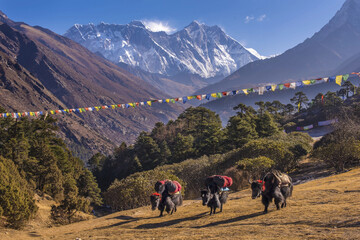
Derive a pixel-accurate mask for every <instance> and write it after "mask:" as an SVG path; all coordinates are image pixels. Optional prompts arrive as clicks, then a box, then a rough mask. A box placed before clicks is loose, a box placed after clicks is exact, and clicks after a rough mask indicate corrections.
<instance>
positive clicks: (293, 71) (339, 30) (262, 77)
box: [198, 0, 360, 93]
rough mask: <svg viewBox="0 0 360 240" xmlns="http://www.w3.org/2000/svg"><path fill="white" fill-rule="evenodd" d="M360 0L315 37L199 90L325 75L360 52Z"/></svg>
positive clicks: (353, 1)
mask: <svg viewBox="0 0 360 240" xmlns="http://www.w3.org/2000/svg"><path fill="white" fill-rule="evenodd" d="M359 16H360V0H347V1H346V2H345V3H344V5H343V6H342V8H341V9H340V10H339V11H338V12H337V13H336V15H335V16H334V17H333V18H332V19H331V20H330V22H329V23H328V24H326V25H325V26H324V27H323V28H322V29H321V30H320V31H319V32H317V33H316V34H315V35H314V36H313V37H312V38H310V39H306V40H305V41H304V42H303V43H301V44H299V45H297V46H295V47H294V48H292V49H290V50H288V51H286V52H284V53H283V54H281V55H279V56H276V57H274V58H270V59H265V60H263V61H255V62H252V63H249V64H247V65H246V66H244V67H242V68H240V69H239V70H237V71H236V72H234V73H233V74H231V75H230V76H228V77H227V78H225V79H224V80H222V81H220V82H218V83H215V84H213V85H210V86H207V87H205V88H203V89H201V90H199V91H198V92H201V93H208V92H214V91H216V92H218V91H224V90H233V89H241V88H246V87H254V86H258V85H259V84H261V83H281V82H285V81H295V80H296V81H298V80H305V79H312V78H318V77H326V76H329V75H330V74H333V73H334V70H335V69H336V68H337V67H338V66H339V65H340V64H342V63H343V62H344V61H346V60H347V59H349V58H350V57H352V56H353V55H355V54H357V53H359V52H360V17H359Z"/></svg>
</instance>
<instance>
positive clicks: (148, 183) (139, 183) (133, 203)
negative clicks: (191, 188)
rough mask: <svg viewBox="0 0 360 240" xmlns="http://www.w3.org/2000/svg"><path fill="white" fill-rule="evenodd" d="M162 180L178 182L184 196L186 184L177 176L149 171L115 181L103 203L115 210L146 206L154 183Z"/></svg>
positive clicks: (105, 194)
mask: <svg viewBox="0 0 360 240" xmlns="http://www.w3.org/2000/svg"><path fill="white" fill-rule="evenodd" d="M163 179H170V180H176V181H178V182H179V183H180V184H181V186H182V190H181V192H182V194H184V192H185V188H186V184H185V183H184V182H183V181H182V180H180V179H179V178H178V177H177V176H175V175H173V174H171V173H169V172H165V171H160V170H149V171H145V172H138V173H134V174H132V175H130V176H128V177H127V178H125V179H122V180H120V181H119V180H117V179H116V180H115V181H114V182H113V183H112V184H111V185H110V187H109V188H108V190H107V191H106V192H105V193H104V200H105V203H106V204H107V205H109V206H110V207H111V208H113V209H116V210H127V209H133V208H137V207H141V206H145V205H148V204H149V199H150V195H151V194H152V193H153V192H154V185H155V183H156V182H157V181H159V180H163Z"/></svg>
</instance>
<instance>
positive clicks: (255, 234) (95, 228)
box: [0, 169, 360, 240]
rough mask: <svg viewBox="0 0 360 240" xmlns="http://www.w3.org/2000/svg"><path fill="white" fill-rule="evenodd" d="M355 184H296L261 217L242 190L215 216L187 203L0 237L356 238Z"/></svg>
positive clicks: (358, 187) (359, 227)
mask: <svg viewBox="0 0 360 240" xmlns="http://www.w3.org/2000/svg"><path fill="white" fill-rule="evenodd" d="M359 181H360V169H355V170H352V171H349V172H347V173H343V174H339V175H333V176H330V177H325V178H321V179H317V180H314V181H310V182H307V183H304V184H300V185H297V186H295V188H294V193H293V196H292V198H290V200H289V201H288V207H287V208H285V209H282V210H280V211H277V210H275V207H274V205H273V204H272V205H271V207H270V209H269V211H270V212H269V213H268V214H265V215H264V214H263V213H262V211H263V206H262V204H261V202H260V199H256V200H251V197H250V190H249V189H247V190H244V191H241V192H237V193H233V194H231V195H230V199H229V202H228V203H227V204H226V205H225V207H224V212H223V213H219V214H216V215H214V216H209V215H208V213H209V210H208V209H207V208H206V207H203V206H201V202H200V201H199V200H189V201H185V202H184V206H182V207H180V208H179V209H178V212H176V213H175V214H174V215H165V216H164V217H162V218H159V217H157V216H158V212H157V211H155V212H152V211H151V210H150V207H142V208H137V209H133V210H128V211H122V212H117V213H114V214H111V215H107V216H104V217H101V218H96V219H91V220H88V221H83V222H79V223H75V224H71V225H67V226H61V227H53V228H46V227H43V228H34V229H28V230H24V231H16V230H9V229H6V230H1V231H0V239H4V240H5V239H77V238H78V239H79V238H81V239H139V238H140V239H164V238H170V239H204V238H207V239H240V238H241V239H265V238H266V239H360V215H359V212H360V204H359V203H358V199H360V184H355V183H358V182H359ZM5 232H7V234H5Z"/></svg>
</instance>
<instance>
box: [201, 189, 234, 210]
mask: <svg viewBox="0 0 360 240" xmlns="http://www.w3.org/2000/svg"><path fill="white" fill-rule="evenodd" d="M201 198H202V204H203V206H206V205H207V206H208V207H210V215H212V214H215V212H216V208H220V212H222V209H223V205H224V204H225V203H226V201H227V198H228V193H227V192H226V191H222V192H220V193H218V192H217V191H215V192H212V191H211V190H210V188H208V189H206V190H202V191H201Z"/></svg>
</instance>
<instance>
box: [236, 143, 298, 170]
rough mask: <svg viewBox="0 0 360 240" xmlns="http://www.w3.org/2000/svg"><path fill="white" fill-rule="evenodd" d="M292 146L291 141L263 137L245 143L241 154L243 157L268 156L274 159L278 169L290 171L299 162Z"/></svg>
mask: <svg viewBox="0 0 360 240" xmlns="http://www.w3.org/2000/svg"><path fill="white" fill-rule="evenodd" d="M290 147H291V145H290V144H289V143H285V142H283V141H275V140H270V139H264V138H263V139H258V140H253V141H250V142H249V143H247V144H245V146H244V147H242V148H241V149H240V152H239V154H240V155H241V156H242V157H243V158H258V157H260V156H264V157H268V158H270V159H273V160H274V162H275V168H276V169H279V170H281V171H285V172H288V171H290V170H292V169H293V168H294V167H295V166H296V164H297V159H296V158H295V155H294V154H293V153H292V152H291V151H290V150H289V148H290Z"/></svg>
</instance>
